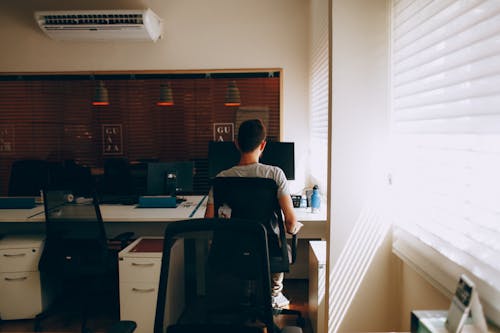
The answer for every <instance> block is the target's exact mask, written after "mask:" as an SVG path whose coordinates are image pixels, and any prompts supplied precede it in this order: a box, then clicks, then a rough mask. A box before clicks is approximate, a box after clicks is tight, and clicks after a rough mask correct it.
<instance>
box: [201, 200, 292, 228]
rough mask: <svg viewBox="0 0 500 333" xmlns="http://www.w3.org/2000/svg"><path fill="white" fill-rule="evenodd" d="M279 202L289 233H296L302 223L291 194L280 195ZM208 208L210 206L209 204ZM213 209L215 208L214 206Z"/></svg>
mask: <svg viewBox="0 0 500 333" xmlns="http://www.w3.org/2000/svg"><path fill="white" fill-rule="evenodd" d="M278 201H279V204H280V207H281V210H282V211H283V215H285V227H286V231H287V232H288V233H289V234H296V233H297V232H298V231H299V230H300V227H301V225H300V223H299V222H297V216H296V215H295V211H294V209H293V203H292V198H291V197H290V195H288V194H285V195H282V196H281V197H279V200H278ZM207 209H208V206H207ZM212 209H213V208H212Z"/></svg>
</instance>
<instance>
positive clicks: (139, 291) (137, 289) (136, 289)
mask: <svg viewBox="0 0 500 333" xmlns="http://www.w3.org/2000/svg"><path fill="white" fill-rule="evenodd" d="M132 291H135V292H138V293H151V292H153V291H155V288H149V289H142V288H132Z"/></svg>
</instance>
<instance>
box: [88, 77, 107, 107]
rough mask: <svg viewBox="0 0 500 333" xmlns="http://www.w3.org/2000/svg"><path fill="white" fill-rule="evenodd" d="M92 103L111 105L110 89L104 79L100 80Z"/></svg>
mask: <svg viewBox="0 0 500 333" xmlns="http://www.w3.org/2000/svg"><path fill="white" fill-rule="evenodd" d="M92 105H95V106H106V105H109V96H108V89H107V88H106V87H105V86H104V82H103V81H99V84H98V85H96V87H95V91H94V99H93V100H92Z"/></svg>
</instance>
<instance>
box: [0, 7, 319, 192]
mask: <svg viewBox="0 0 500 333" xmlns="http://www.w3.org/2000/svg"><path fill="white" fill-rule="evenodd" d="M147 7H149V8H152V9H153V11H155V12H156V13H157V14H158V15H159V16H160V17H161V18H162V19H163V20H164V38H163V39H162V40H160V41H158V42H157V43H151V42H149V43H148V42H140V43H130V42H62V41H53V40H50V39H48V38H47V37H46V36H45V35H44V34H43V33H42V32H41V31H40V29H39V28H38V26H37V25H36V23H35V20H34V19H33V12H34V11H35V10H60V9H107V8H111V9H134V8H147ZM308 18H309V1H308V0H273V1H269V0H210V1H206V0H168V1H167V0H149V1H148V0H142V1H141V0H106V1H100V0H85V1H83V0H70V1H58V0H46V1H37V0H22V1H15V2H14V1H1V2H0V22H1V23H0V24H1V29H0V45H2V52H1V54H0V72H15V73H18V72H68V71H69V72H75V71H85V72H87V71H127V70H134V71H135V70H138V71H140V70H152V71H154V70H188V69H251V68H282V69H283V89H282V94H283V98H282V107H281V109H282V112H283V117H282V139H283V140H288V141H295V142H296V156H297V157H296V168H297V169H296V173H297V176H298V177H297V178H298V179H297V181H295V182H292V184H291V185H292V190H294V191H295V190H296V188H297V189H299V190H300V189H302V187H303V186H304V179H305V176H304V175H303V174H304V172H305V167H304V165H305V164H306V163H304V161H305V160H306V159H307V147H308V131H309V129H308V126H307V124H308V52H307V49H308V46H309V42H308V35H309V34H308V26H309V22H308Z"/></svg>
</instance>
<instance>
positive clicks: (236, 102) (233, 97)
mask: <svg viewBox="0 0 500 333" xmlns="http://www.w3.org/2000/svg"><path fill="white" fill-rule="evenodd" d="M224 105H225V106H240V105H241V100H240V90H239V89H238V87H237V86H236V82H235V81H231V82H229V84H228V86H227V90H226V98H225V99H224Z"/></svg>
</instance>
